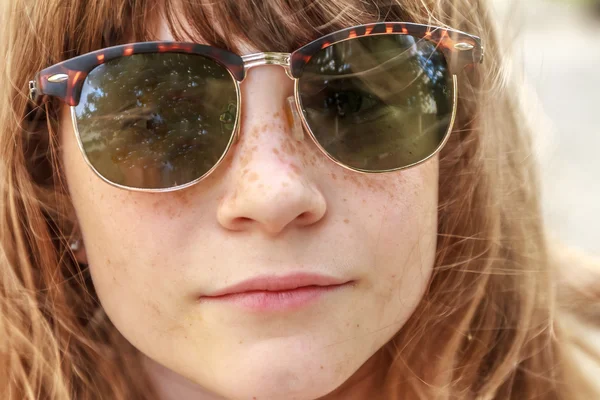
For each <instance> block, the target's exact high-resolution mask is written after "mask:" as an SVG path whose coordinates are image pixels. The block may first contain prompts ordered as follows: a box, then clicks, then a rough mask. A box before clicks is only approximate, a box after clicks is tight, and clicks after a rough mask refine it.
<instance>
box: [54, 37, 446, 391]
mask: <svg viewBox="0 0 600 400" xmlns="http://www.w3.org/2000/svg"><path fill="white" fill-rule="evenodd" d="M162 32H163V33H162V34H161V39H164V40H172V37H171V36H170V34H168V33H167V30H166V29H165V27H163V28H162ZM268 50H269V49H252V48H247V51H245V54H249V53H252V52H256V51H268ZM241 93H242V104H243V110H242V120H241V126H240V129H241V131H240V134H241V135H240V141H239V142H237V143H236V144H235V145H234V147H233V148H232V149H231V151H230V153H229V155H228V158H227V159H226V160H225V162H224V163H223V164H222V165H221V166H220V167H219V168H217V169H216V170H215V171H214V173H213V174H212V175H211V176H210V177H208V178H207V179H205V180H204V181H202V182H200V183H199V184H197V185H195V186H192V187H190V188H188V189H185V190H181V191H177V192H171V193H161V194H150V193H139V192H131V191H125V190H120V189H117V188H115V187H112V186H110V185H108V184H106V183H104V182H103V181H101V180H100V179H99V178H98V177H97V176H96V175H95V174H94V173H93V172H92V170H91V169H90V168H89V167H88V166H87V165H86V164H85V162H84V159H83V158H82V155H81V154H80V151H79V149H78V145H77V141H76V137H75V134H74V132H73V129H72V125H71V123H70V117H69V110H68V109H67V108H66V107H65V109H64V112H63V115H62V121H61V122H62V124H61V127H62V128H61V142H62V146H63V153H62V154H63V160H64V165H65V170H66V176H67V182H68V185H69V188H70V192H71V194H72V198H73V203H74V206H75V210H76V212H77V217H78V220H79V226H80V230H81V233H82V236H83V242H84V244H85V255H83V256H82V257H84V258H85V260H83V261H84V262H88V263H89V266H90V269H91V273H92V278H93V281H94V285H95V287H96V290H97V293H98V295H99V297H100V300H101V303H102V306H103V308H104V309H105V311H106V313H107V315H108V317H109V318H110V320H111V321H112V323H113V324H114V325H115V326H116V327H117V329H118V330H119V331H120V332H121V333H122V334H123V335H124V336H125V338H127V339H128V340H129V341H130V342H131V343H132V344H133V345H134V346H135V347H136V348H137V349H139V350H140V351H141V352H142V353H144V354H145V355H146V356H147V357H148V364H147V365H148V366H149V370H150V371H151V374H153V376H154V378H155V379H156V380H157V383H158V384H159V386H160V387H163V388H165V389H164V390H165V391H170V392H171V393H172V394H175V393H183V392H184V391H191V392H194V393H205V394H206V393H211V392H212V393H214V394H218V395H220V396H223V397H226V398H235V399H251V398H256V399H283V398H285V399H314V398H317V397H320V396H324V395H326V394H327V393H329V392H331V391H333V390H334V389H336V388H337V387H339V386H340V385H342V384H343V383H344V382H345V381H347V380H348V381H349V382H351V381H352V380H351V379H350V378H351V377H352V376H353V375H354V374H355V373H356V372H357V371H358V370H359V368H360V367H361V366H362V365H363V364H365V363H366V361H367V360H368V359H369V358H371V356H373V355H374V354H375V353H376V351H377V350H378V349H380V348H381V347H382V346H383V345H384V344H386V342H388V341H389V340H390V339H391V338H392V337H393V336H394V334H395V333H396V332H398V331H399V329H400V328H401V327H402V326H403V324H404V323H405V322H406V320H407V319H408V318H409V316H410V315H411V313H412V312H413V311H414V309H415V307H416V306H417V304H418V303H419V301H420V299H421V297H422V296H423V293H424V291H425V289H426V286H427V283H428V281H429V278H430V275H431V272H432V266H433V262H434V255H435V248H436V228H437V226H436V221H437V183H438V159H437V157H433V158H431V159H430V160H429V161H427V162H426V163H423V164H421V165H419V166H417V167H413V168H411V169H408V170H404V171H399V172H393V173H387V174H371V175H363V174H359V173H355V172H350V171H347V170H345V169H343V168H342V167H340V166H338V165H336V164H335V163H333V162H332V161H330V160H329V159H327V158H326V156H325V155H323V154H322V153H321V152H320V151H319V150H318V148H317V147H316V145H315V144H314V143H313V142H312V141H311V140H310V138H309V137H308V135H305V137H304V139H303V140H302V141H297V140H296V139H295V138H294V137H293V135H292V133H291V127H290V126H289V123H288V121H287V119H286V110H285V107H286V99H287V97H288V96H290V95H292V94H293V82H292V80H290V79H289V78H288V77H287V76H286V74H285V72H284V70H283V68H280V67H277V66H261V67H256V68H253V69H251V70H250V71H249V73H248V75H247V78H246V80H245V81H244V82H243V83H242V84H241ZM298 273H311V274H320V275H326V276H329V277H334V278H335V279H336V280H338V281H340V282H350V283H348V284H345V285H342V286H340V287H338V288H337V289H336V290H329V291H322V292H320V293H321V295H320V296H318V297H317V298H313V299H312V300H311V301H308V302H304V303H301V304H296V305H295V306H290V303H286V304H288V307H280V308H264V307H263V308H260V307H255V308H252V309H249V308H247V307H244V306H243V305H242V304H240V303H236V302H234V301H228V300H225V299H223V298H222V299H220V300H214V299H213V300H212V301H207V300H206V297H203V296H207V295H210V294H213V293H215V292H216V291H219V290H221V289H224V288H226V287H229V286H231V285H233V284H236V283H239V282H242V281H245V280H247V279H250V278H253V277H258V276H277V277H281V276H287V275H291V274H298ZM296 293H298V291H296ZM296 298H298V297H296ZM254 304H255V305H256V303H254ZM278 304H280V305H281V304H283V303H282V302H280V303H278ZM369 364H370V363H369ZM369 364H365V365H369ZM355 376H357V375H355ZM357 388H358V387H357ZM179 390H181V391H182V392H177V391H179ZM357 390H358V389H357ZM191 392H190V393H191ZM179 398H183V397H179ZM195 398H198V397H195ZM206 398H212V396H210V395H208V394H206Z"/></svg>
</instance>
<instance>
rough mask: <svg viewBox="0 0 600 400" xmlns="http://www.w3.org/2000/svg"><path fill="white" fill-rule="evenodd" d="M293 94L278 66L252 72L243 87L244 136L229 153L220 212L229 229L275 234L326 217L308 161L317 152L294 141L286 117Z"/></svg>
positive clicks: (303, 142)
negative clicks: (288, 103) (289, 100)
mask: <svg viewBox="0 0 600 400" xmlns="http://www.w3.org/2000/svg"><path fill="white" fill-rule="evenodd" d="M292 94H293V81H292V80H290V79H289V78H288V77H287V75H286V74H285V72H284V70H283V69H282V68H281V67H278V66H261V67H260V68H252V69H251V70H249V71H248V74H247V76H246V79H245V80H244V82H243V83H242V85H241V97H242V110H241V121H240V132H239V135H240V136H239V141H238V142H237V143H236V144H235V145H234V147H233V148H232V149H231V150H232V153H233V156H232V157H233V159H232V162H231V164H230V172H229V178H228V182H230V184H229V185H228V187H227V189H226V194H225V195H224V197H223V199H222V200H221V202H220V203H219V207H218V210H217V219H218V221H219V223H220V224H221V225H222V226H223V227H224V228H226V229H229V230H234V231H244V230H261V231H263V232H265V233H267V234H269V235H277V234H279V233H281V232H283V231H284V230H286V229H288V228H290V227H292V226H295V227H306V226H310V225H313V224H316V223H317V222H319V221H320V220H321V219H322V218H323V217H324V215H325V213H326V209H327V204H326V200H325V197H324V195H323V193H322V192H321V190H320V189H319V187H318V185H317V183H316V182H315V179H314V177H315V176H316V175H315V172H316V171H315V169H316V168H315V167H314V166H311V162H310V161H309V160H311V159H312V160H314V152H316V151H318V150H317V149H316V146H314V144H313V143H312V142H311V141H310V140H308V137H307V135H305V137H304V138H303V139H302V140H298V138H297V137H294V135H293V133H292V126H291V122H292V121H289V119H288V118H287V115H288V114H287V112H286V109H285V107H287V99H288V97H289V96H290V95H292ZM292 123H293V122H292ZM311 156H312V157H311Z"/></svg>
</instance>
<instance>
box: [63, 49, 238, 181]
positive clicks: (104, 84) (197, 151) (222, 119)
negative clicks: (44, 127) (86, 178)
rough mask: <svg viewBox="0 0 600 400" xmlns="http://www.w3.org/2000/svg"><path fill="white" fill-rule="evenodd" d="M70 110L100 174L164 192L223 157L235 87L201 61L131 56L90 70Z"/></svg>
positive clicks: (195, 57) (186, 56)
mask: <svg viewBox="0 0 600 400" xmlns="http://www.w3.org/2000/svg"><path fill="white" fill-rule="evenodd" d="M73 111H74V114H75V117H76V122H77V128H78V131H79V136H80V140H81V144H82V148H83V150H84V152H85V155H86V156H87V159H88V161H89V163H90V164H91V165H92V167H93V168H94V169H95V170H96V171H97V172H98V173H99V174H100V175H101V176H102V177H104V178H105V179H106V180H108V181H110V182H112V183H115V184H118V185H122V186H126V187H131V188H141V189H164V188H172V187H175V186H179V185H184V184H186V183H189V182H192V181H194V180H196V179H198V178H200V177H202V176H203V175H205V174H206V173H207V172H208V171H209V170H210V169H211V168H213V167H214V166H215V165H216V163H217V162H218V161H219V160H220V159H221V158H222V156H223V155H224V153H225V152H226V150H227V148H228V147H229V144H230V141H231V139H232V136H233V130H234V125H235V122H236V116H237V88H236V82H235V80H234V78H233V77H232V76H231V74H230V73H229V71H228V70H227V69H226V68H225V67H224V66H222V65H221V64H219V63H217V62H215V61H213V60H211V59H209V58H206V57H202V56H198V55H192V54H178V53H158V54H136V55H132V56H130V57H122V58H119V59H115V60H112V61H109V62H107V63H105V64H102V65H100V66H98V67H97V68H95V69H94V70H92V71H91V72H90V74H89V75H88V76H87V78H86V80H85V82H84V84H83V88H82V92H81V100H80V102H79V104H78V105H77V106H76V107H74V109H73Z"/></svg>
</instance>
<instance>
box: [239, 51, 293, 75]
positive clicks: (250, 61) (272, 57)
mask: <svg viewBox="0 0 600 400" xmlns="http://www.w3.org/2000/svg"><path fill="white" fill-rule="evenodd" d="M290 59H291V54H290V53H275V52H267V53H253V54H248V55H245V56H242V60H243V61H244V69H245V70H246V71H247V70H248V69H250V68H253V67H258V66H259V65H279V66H280V67H283V69H284V70H285V73H286V75H287V76H289V77H290V78H291V79H295V78H294V77H293V76H292V70H291V67H290Z"/></svg>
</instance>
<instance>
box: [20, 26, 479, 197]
mask: <svg viewBox="0 0 600 400" xmlns="http://www.w3.org/2000/svg"><path fill="white" fill-rule="evenodd" d="M389 34H400V35H410V36H414V37H417V38H419V39H425V40H429V41H431V42H433V43H435V44H436V46H438V47H440V48H441V51H442V52H443V54H444V56H445V58H446V62H447V65H448V69H449V72H450V74H451V75H452V82H453V84H452V91H453V94H452V103H453V104H452V114H451V117H450V123H449V126H448V130H447V132H446V134H445V135H444V137H443V139H442V141H441V142H440V145H439V146H438V147H437V149H435V151H433V152H432V153H431V154H430V155H429V156H428V157H426V158H424V159H422V160H419V161H418V162H415V163H412V164H409V165H405V166H402V167H398V168H394V169H388V170H363V169H358V168H353V167H351V166H348V165H346V164H344V163H342V162H340V161H339V160H337V159H335V158H334V157H333V156H332V155H331V154H329V153H328V152H327V151H326V150H325V149H324V148H323V146H321V144H320V143H319V141H318V140H317V139H316V137H315V135H314V133H313V131H312V129H311V128H310V126H309V125H308V122H307V121H306V118H305V116H304V113H303V111H302V108H301V102H300V97H299V90H298V84H299V78H300V76H301V75H302V70H303V68H304V66H305V65H306V64H307V63H308V62H309V61H310V60H311V58H312V56H314V55H315V54H317V53H318V52H319V51H321V50H322V49H325V48H327V47H329V46H332V45H334V44H337V43H340V42H343V41H346V40H351V39H354V38H357V37H363V36H372V35H389ZM144 53H185V54H196V55H201V56H205V57H207V58H209V59H211V60H213V61H216V62H218V63H220V64H222V65H223V66H224V67H225V68H226V69H227V71H228V72H229V74H230V75H231V77H232V80H233V82H234V84H235V88H236V96H237V111H236V119H235V124H234V127H233V130H232V135H231V138H230V140H229V143H228V144H227V146H226V148H225V150H224V152H223V154H222V155H221V157H220V158H219V160H218V161H217V162H216V163H215V165H214V166H213V167H212V168H211V169H210V170H208V171H207V172H206V173H205V174H204V175H202V176H200V177H198V178H197V179H195V180H193V181H190V182H187V183H185V184H181V185H175V186H173V187H167V188H141V187H132V186H125V185H121V184H118V183H116V182H112V181H110V180H109V179H107V178H105V177H104V176H103V175H102V174H101V173H99V172H98V170H97V169H96V168H95V167H94V166H93V165H92V163H91V162H90V161H89V159H88V157H87V155H86V152H85V150H84V147H83V144H82V142H81V137H80V134H79V129H78V127H77V120H76V116H75V106H76V105H77V104H78V103H79V96H80V94H81V88H82V86H83V83H84V81H85V78H86V77H87V74H89V72H90V71H92V70H93V69H94V68H95V67H97V66H99V65H101V64H103V63H105V62H108V61H110V60H113V59H116V58H120V57H127V56H131V55H134V54H144ZM483 57H484V48H483V45H482V44H481V40H480V39H479V38H478V37H477V36H473V35H470V34H467V33H465V32H462V31H458V30H454V29H446V28H441V27H436V26H431V25H422V24H415V23H408V22H406V23H405V22H380V23H373V24H366V25H359V26H355V27H350V28H346V29H343V30H340V31H336V32H333V33H330V34H328V35H325V36H323V37H321V38H319V39H316V40H314V41H312V42H310V43H308V44H306V45H304V46H302V47H301V48H300V49H298V50H296V51H294V52H292V53H277V52H262V53H254V54H249V55H245V56H239V55H237V54H234V53H231V52H229V51H227V50H223V49H218V48H215V47H211V46H206V45H201V44H196V43H184V42H140V43H132V44H126V45H119V46H113V47H109V48H105V49H101V50H97V51H93V52H90V53H87V54H83V55H80V56H77V57H74V58H71V59H68V60H66V61H63V62H60V63H58V64H55V65H53V66H51V67H48V68H46V69H44V70H42V71H41V72H39V73H38V74H37V75H36V77H35V79H34V80H32V81H30V83H29V89H30V99H31V101H32V102H34V103H39V102H40V99H41V98H43V97H44V96H54V97H58V98H59V99H61V100H62V101H64V102H65V103H66V104H67V105H69V106H71V107H70V108H71V120H72V124H73V129H74V132H75V135H76V137H77V142H78V146H79V149H80V151H81V153H82V155H83V157H84V160H85V162H86V164H87V165H88V166H89V167H90V168H91V169H92V171H94V173H95V174H96V175H97V176H98V177H99V178H100V179H102V180H103V181H104V182H106V183H108V184H110V185H112V186H114V187H117V188H120V189H125V190H131V191H139V192H152V193H161V192H171V191H176V190H182V189H185V188H188V187H190V186H193V185H195V184H197V183H198V182H200V181H202V180H204V179H205V178H206V177H207V176H209V175H210V174H211V173H212V172H213V171H214V170H215V169H216V168H217V167H218V166H219V165H220V164H221V162H222V161H223V159H224V158H225V157H226V156H227V155H228V153H229V151H230V149H231V146H232V144H233V143H234V142H235V141H236V140H238V138H239V120H240V113H241V109H242V107H241V105H242V98H241V93H240V83H241V82H243V81H244V79H245V76H246V74H245V73H246V70H248V69H249V68H252V67H255V66H260V65H279V66H281V67H283V68H284V69H285V72H286V74H287V75H288V76H289V77H290V78H291V79H293V80H294V99H295V103H296V104H295V106H296V108H297V113H298V115H300V118H301V121H302V125H303V127H304V129H305V130H306V131H307V132H308V133H309V136H310V137H311V139H312V141H313V142H314V143H315V145H316V146H317V147H318V149H319V150H320V151H321V152H322V153H323V154H324V155H325V156H326V157H327V158H328V159H330V160H331V161H333V162H334V163H335V164H337V165H339V166H341V167H343V168H345V169H347V170H350V171H354V172H357V173H362V174H377V173H386V172H393V171H400V170H404V169H407V168H411V167H414V166H416V165H419V164H421V163H424V162H426V161H427V160H429V159H430V158H432V157H434V156H435V155H436V154H437V153H438V152H440V151H441V149H442V148H443V147H444V145H445V144H446V142H447V141H448V138H449V136H450V133H451V132H452V129H453V126H454V122H455V118H456V112H457V100H458V94H457V91H458V83H457V74H458V73H459V72H460V71H462V70H463V69H464V68H465V67H466V66H468V65H474V64H477V63H481V62H483Z"/></svg>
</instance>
